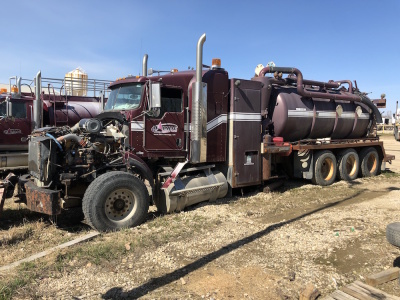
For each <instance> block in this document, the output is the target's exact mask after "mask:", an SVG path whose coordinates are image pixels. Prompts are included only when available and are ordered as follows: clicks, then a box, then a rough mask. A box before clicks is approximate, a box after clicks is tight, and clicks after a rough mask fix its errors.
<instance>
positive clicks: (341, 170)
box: [337, 148, 360, 181]
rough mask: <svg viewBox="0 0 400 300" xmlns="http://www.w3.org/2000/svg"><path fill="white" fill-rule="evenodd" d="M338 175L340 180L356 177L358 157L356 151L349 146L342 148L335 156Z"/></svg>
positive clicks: (349, 179)
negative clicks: (348, 147)
mask: <svg viewBox="0 0 400 300" xmlns="http://www.w3.org/2000/svg"><path fill="white" fill-rule="evenodd" d="M337 161H338V177H339V178H340V179H341V180H346V181H351V180H354V179H356V178H357V176H358V170H359V164H360V163H359V161H360V159H359V157H358V154H357V151H356V150H354V149H352V148H350V149H346V150H343V151H341V152H340V153H339V155H338V157H337Z"/></svg>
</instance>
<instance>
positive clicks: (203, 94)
mask: <svg viewBox="0 0 400 300" xmlns="http://www.w3.org/2000/svg"><path fill="white" fill-rule="evenodd" d="M205 41H206V34H205V33H204V34H203V35H202V36H201V37H200V39H199V41H198V42H197V51H196V82H194V83H193V87H192V128H193V130H192V140H191V142H190V162H191V163H201V162H205V161H206V159H207V85H206V84H205V83H203V82H202V78H203V44H204V42H205Z"/></svg>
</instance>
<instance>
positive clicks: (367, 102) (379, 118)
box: [360, 93, 382, 123]
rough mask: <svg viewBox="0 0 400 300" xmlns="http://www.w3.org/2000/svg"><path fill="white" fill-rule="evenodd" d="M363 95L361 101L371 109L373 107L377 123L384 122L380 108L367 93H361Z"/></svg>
mask: <svg viewBox="0 0 400 300" xmlns="http://www.w3.org/2000/svg"><path fill="white" fill-rule="evenodd" d="M360 97H361V103H364V104H365V105H366V106H368V107H369V108H370V109H372V112H373V113H374V115H375V120H376V123H382V115H381V112H380V111H379V109H378V108H377V107H376V105H375V104H374V103H373V102H372V100H371V99H369V98H368V97H367V96H366V95H364V94H362V93H360Z"/></svg>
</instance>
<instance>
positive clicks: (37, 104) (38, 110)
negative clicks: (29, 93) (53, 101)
mask: <svg viewBox="0 0 400 300" xmlns="http://www.w3.org/2000/svg"><path fill="white" fill-rule="evenodd" d="M41 86H42V72H41V71H39V72H38V73H37V74H36V77H35V94H36V99H35V100H34V101H33V129H37V128H40V127H42V102H41V100H40V94H41V93H42V91H41Z"/></svg>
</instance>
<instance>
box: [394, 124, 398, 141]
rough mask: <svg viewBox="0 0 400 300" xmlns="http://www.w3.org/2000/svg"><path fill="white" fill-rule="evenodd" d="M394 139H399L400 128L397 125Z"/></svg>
mask: <svg viewBox="0 0 400 300" xmlns="http://www.w3.org/2000/svg"><path fill="white" fill-rule="evenodd" d="M394 139H395V140H396V141H398V140H399V128H398V127H397V126H396V125H394Z"/></svg>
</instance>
